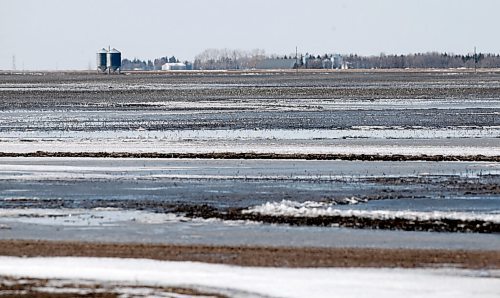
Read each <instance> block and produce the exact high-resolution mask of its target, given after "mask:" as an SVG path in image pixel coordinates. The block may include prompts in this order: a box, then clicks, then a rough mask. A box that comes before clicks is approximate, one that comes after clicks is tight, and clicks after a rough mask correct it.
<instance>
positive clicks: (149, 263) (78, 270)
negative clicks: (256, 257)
mask: <svg viewBox="0 0 500 298" xmlns="http://www.w3.org/2000/svg"><path fill="white" fill-rule="evenodd" d="M0 274H1V275H9V276H15V277H30V278H48V279H55V278H57V279H72V280H93V281H98V282H123V283H127V284H129V285H130V284H132V285H144V286H178V287H191V288H197V287H202V288H211V289H220V290H221V292H223V293H226V294H228V293H229V294H230V296H232V297H252V296H256V295H269V296H273V297H292V298H293V297H318V298H321V297H346V298H349V297H386V298H391V297H402V296H403V297H406V298H412V297H423V296H425V297H453V298H461V297H486V298H488V297H498V289H499V288H500V272H499V271H498V270H496V271H495V270H489V271H472V270H460V269H385V268H382V269H374V268H362V269H361V268H307V269H304V268H260V267H238V266H228V265H217V264H205V263H196V262H170V261H156V260H147V259H113V258H76V257H62V258H18V257H0ZM47 290H50V289H47ZM251 293H253V294H254V295H251Z"/></svg>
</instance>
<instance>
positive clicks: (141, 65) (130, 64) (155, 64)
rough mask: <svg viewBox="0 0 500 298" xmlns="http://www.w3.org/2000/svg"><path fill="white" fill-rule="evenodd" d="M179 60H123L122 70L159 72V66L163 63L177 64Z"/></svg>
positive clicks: (173, 57) (166, 58)
mask: <svg viewBox="0 0 500 298" xmlns="http://www.w3.org/2000/svg"><path fill="white" fill-rule="evenodd" d="M178 62H179V59H177V58H175V56H172V57H167V56H165V57H161V58H156V59H154V60H147V61H146V60H140V59H137V58H134V59H133V60H129V59H123V60H122V68H121V69H122V70H160V69H161V66H162V65H163V64H165V63H178Z"/></svg>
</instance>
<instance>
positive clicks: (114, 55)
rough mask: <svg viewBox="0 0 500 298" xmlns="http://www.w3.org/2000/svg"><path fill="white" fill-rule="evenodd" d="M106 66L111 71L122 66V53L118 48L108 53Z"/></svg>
mask: <svg viewBox="0 0 500 298" xmlns="http://www.w3.org/2000/svg"><path fill="white" fill-rule="evenodd" d="M106 66H107V68H108V71H109V72H116V71H117V70H119V69H120V68H121V67H122V53H120V51H118V50H117V49H115V48H113V49H112V50H109V51H108V53H107V63H106Z"/></svg>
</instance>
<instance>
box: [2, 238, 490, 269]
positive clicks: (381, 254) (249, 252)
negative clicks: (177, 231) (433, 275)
mask: <svg viewBox="0 0 500 298" xmlns="http://www.w3.org/2000/svg"><path fill="white" fill-rule="evenodd" d="M0 255H4V256H18V257H39V256H43V257H55V256H58V257H62V256H76V257H117V258H148V259H156V260H168V261H195V262H205V263H220V264H229V265H238V266H261V267H292V268H293V267H389V268H396V267H398V268H418V267H441V266H453V267H458V268H470V269H486V268H487V269H500V250H496V251H468V250H430V249H380V248H288V247H251V246H206V245H168V244H144V243H129V244H121V243H120V244H119V243H89V242H59V241H30V240H2V241H0Z"/></svg>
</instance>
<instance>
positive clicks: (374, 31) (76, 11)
mask: <svg viewBox="0 0 500 298" xmlns="http://www.w3.org/2000/svg"><path fill="white" fill-rule="evenodd" d="M499 12H500V1H498V0H474V1H471V0H468V1H465V0H463V1H462V0H420V1H419V0H406V1H402V0H300V1H299V0H287V1H278V0H245V1H244V0H177V1H169V0H141V1H139V0H137V1H132V0H114V1H106V0H71V1H69V0H0V69H11V68H12V57H13V56H14V55H15V58H16V66H17V69H21V68H22V67H23V65H24V68H25V69H87V68H88V67H89V65H90V66H91V67H92V68H94V66H95V53H96V51H97V50H98V49H100V48H102V47H107V46H108V45H111V47H115V48H117V49H119V50H120V51H121V52H122V57H126V58H134V57H137V58H141V59H153V58H156V57H161V56H166V55H168V56H172V55H175V56H176V57H177V58H179V59H181V60H192V59H193V58H194V56H195V55H196V54H198V53H200V52H202V51H203V50H204V49H206V48H231V49H243V50H251V49H255V48H259V49H264V50H265V51H266V53H268V54H273V53H274V54H289V53H292V52H294V51H295V46H298V48H299V52H303V53H305V52H309V53H316V54H323V53H358V54H363V55H378V54H380V53H381V52H384V53H387V54H393V53H396V54H405V53H416V52H427V51H440V52H443V51H446V52H453V53H469V52H472V51H473V48H474V46H477V47H478V50H479V51H481V52H492V53H500V33H499V29H500V17H499V16H498V14H499Z"/></svg>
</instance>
